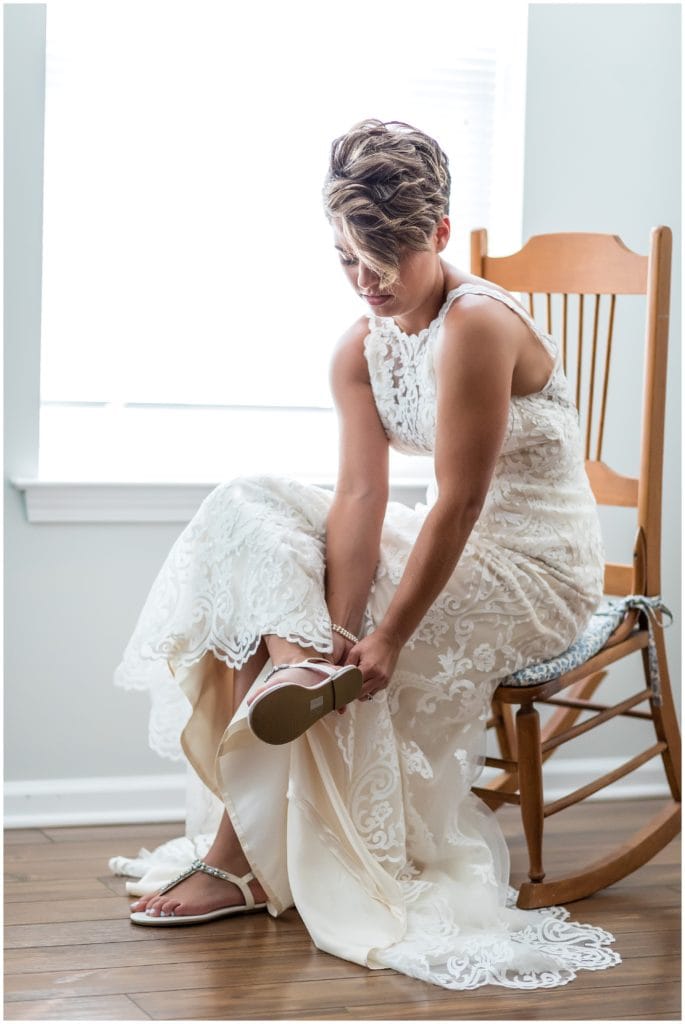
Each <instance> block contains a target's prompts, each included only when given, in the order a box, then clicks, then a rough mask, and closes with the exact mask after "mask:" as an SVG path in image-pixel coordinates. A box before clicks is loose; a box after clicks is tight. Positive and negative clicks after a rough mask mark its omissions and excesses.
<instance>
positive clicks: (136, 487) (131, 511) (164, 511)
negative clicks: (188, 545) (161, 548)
mask: <svg viewBox="0 0 685 1024" xmlns="http://www.w3.org/2000/svg"><path fill="white" fill-rule="evenodd" d="M297 479H298V480H300V481H302V482H303V483H310V484H315V485H317V486H319V487H328V488H331V489H332V488H333V486H334V482H333V481H332V480H326V479H323V478H309V479H308V478H304V477H302V476H298V477H297ZM217 483H218V481H215V482H212V483H196V482H192V483H183V482H175V483H174V482H168V483H164V482H161V481H155V482H151V483H140V482H132V483H127V482H122V481H119V482H116V481H115V482H111V483H107V482H103V481H81V482H79V481H71V480H38V479H33V480H31V479H26V478H17V479H14V480H12V484H13V485H14V487H16V489H17V490H18V491H21V492H22V494H23V495H24V503H25V508H26V518H27V519H28V521H29V522H30V523H187V522H189V520H190V519H192V517H193V515H194V514H195V512H196V511H197V509H198V508H199V506H200V504H201V503H202V501H203V500H204V499H205V498H206V497H207V495H208V494H209V493H210V491H212V490H213V488H214V487H216V485H217ZM427 484H428V480H427V479H425V480H421V479H418V478H416V479H402V478H393V479H392V480H391V484H390V497H391V499H392V500H393V501H401V502H403V503H404V504H407V505H410V506H412V507H413V506H414V505H415V504H416V503H417V502H419V501H423V500H424V499H425V491H426V486H427Z"/></svg>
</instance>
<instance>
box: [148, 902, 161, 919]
mask: <svg viewBox="0 0 685 1024" xmlns="http://www.w3.org/2000/svg"><path fill="white" fill-rule="evenodd" d="M161 904H162V901H161V900H159V899H152V900H150V901H149V903H148V905H147V906H146V908H145V913H146V914H149V915H150V917H159V912H160V909H161Z"/></svg>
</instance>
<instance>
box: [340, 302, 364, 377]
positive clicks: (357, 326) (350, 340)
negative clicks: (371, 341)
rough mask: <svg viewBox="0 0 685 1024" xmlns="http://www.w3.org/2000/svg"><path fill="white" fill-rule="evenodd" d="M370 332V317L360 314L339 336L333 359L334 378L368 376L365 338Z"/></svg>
mask: <svg viewBox="0 0 685 1024" xmlns="http://www.w3.org/2000/svg"><path fill="white" fill-rule="evenodd" d="M368 333H369V318H368V317H366V316H360V317H359V319H358V320H355V321H354V323H353V324H351V325H350V326H349V327H348V328H347V330H346V331H344V332H343V334H341V335H340V337H339V338H338V340H337V342H336V344H335V347H334V349H333V356H332V359H331V374H332V376H333V377H334V378H340V377H341V376H342V377H344V378H349V377H359V376H360V375H364V376H368V370H367V367H366V359H365V357H364V339H365V338H366V336H367V334H368Z"/></svg>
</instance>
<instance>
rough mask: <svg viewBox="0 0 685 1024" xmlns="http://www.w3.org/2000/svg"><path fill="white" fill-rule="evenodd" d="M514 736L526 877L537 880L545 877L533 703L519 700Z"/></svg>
mask: <svg viewBox="0 0 685 1024" xmlns="http://www.w3.org/2000/svg"><path fill="white" fill-rule="evenodd" d="M516 737H517V746H518V762H519V792H520V797H521V820H522V823H523V831H524V834H525V837H526V843H527V845H528V861H529V869H528V877H529V878H530V880H531V882H541V881H542V879H543V878H544V877H545V871H544V868H543V865H542V829H543V825H544V820H545V819H544V813H543V792H542V753H541V750H540V715H539V714H538V711H537V708H536V707H535V705H534V704H523V705H522V706H521V707H520V708H519V710H518V711H517V712H516Z"/></svg>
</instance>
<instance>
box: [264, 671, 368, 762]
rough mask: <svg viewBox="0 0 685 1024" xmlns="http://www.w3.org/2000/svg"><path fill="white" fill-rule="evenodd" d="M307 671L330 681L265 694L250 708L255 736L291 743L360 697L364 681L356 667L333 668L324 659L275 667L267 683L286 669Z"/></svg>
mask: <svg viewBox="0 0 685 1024" xmlns="http://www.w3.org/2000/svg"><path fill="white" fill-rule="evenodd" d="M292 668H308V669H310V670H311V671H312V672H319V673H321V672H324V673H325V674H326V675H327V676H328V678H327V679H322V680H321V682H320V683H316V684H315V685H314V686H303V685H302V684H301V683H287V682H286V683H281V684H279V685H277V686H272V687H271V689H270V690H266V691H265V692H264V693H262V694H260V696H259V697H257V698H255V700H254V701H253V702H252V703H251V704H250V709H249V711H248V715H247V720H248V724H249V726H250V729H251V730H252V732H253V733H254V734H255V736H257V737H258V738H259V739H260V740H263V741H264V742H265V743H276V744H278V743H289V742H290V741H291V740H294V739H297V737H298V736H301V735H302V733H303V732H306V731H307V729H308V728H309V727H310V726H311V725H313V724H314V722H318V720H319V719H320V718H323V716H324V715H327V714H328V713H329V711H335V710H336V709H337V708H341V707H344V705H345V704H349V703H350V701H352V700H354V699H355V698H356V697H358V696H359V694H360V692H361V688H362V683H363V678H362V674H361V671H360V670H359V669H358V668H357V666H356V665H342V666H340V665H331V663H330V661H326V660H325V659H324V658H307V660H306V661H298V662H294V663H293V664H290V665H275V666H274V668H272V669H271V671H270V672H269V674H268V675H267V676H266V678H265V679H264V682H267V680H269V679H270V678H271V676H272V675H273V674H274V673H275V672H281V671H283V670H284V669H292Z"/></svg>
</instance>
